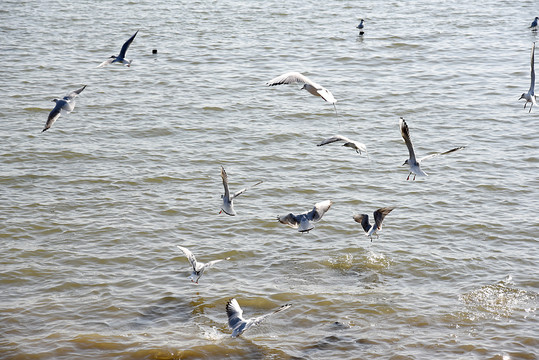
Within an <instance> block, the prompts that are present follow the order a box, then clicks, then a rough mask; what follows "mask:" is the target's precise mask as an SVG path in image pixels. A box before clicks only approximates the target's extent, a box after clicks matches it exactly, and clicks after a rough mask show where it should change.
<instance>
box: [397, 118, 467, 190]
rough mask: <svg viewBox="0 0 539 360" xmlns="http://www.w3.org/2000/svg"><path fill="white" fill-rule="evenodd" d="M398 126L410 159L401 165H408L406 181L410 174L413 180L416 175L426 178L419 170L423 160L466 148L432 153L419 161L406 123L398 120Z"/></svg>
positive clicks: (461, 147)
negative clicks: (408, 170) (408, 171)
mask: <svg viewBox="0 0 539 360" xmlns="http://www.w3.org/2000/svg"><path fill="white" fill-rule="evenodd" d="M399 126H400V129H401V135H402V138H403V139H404V142H405V143H406V146H407V147H408V152H409V153H410V158H409V159H406V161H405V162H404V164H402V165H408V166H409V167H410V173H409V174H408V177H407V178H406V180H408V179H410V175H412V174H414V180H415V177H416V175H417V176H428V175H427V173H425V172H424V171H423V170H422V169H421V162H422V161H423V160H425V159H429V158H431V157H435V156H438V155H446V154H449V153H452V152H454V151H457V150H462V149H464V148H465V147H466V146H459V147H456V148H453V149H451V150H448V151H446V152H443V153H434V154H430V155H427V156H425V157H422V158H421V159H416V157H415V152H414V146H413V145H412V140H411V139H410V130H408V125H407V124H406V121H405V120H404V119H403V118H402V117H401V118H400V119H399Z"/></svg>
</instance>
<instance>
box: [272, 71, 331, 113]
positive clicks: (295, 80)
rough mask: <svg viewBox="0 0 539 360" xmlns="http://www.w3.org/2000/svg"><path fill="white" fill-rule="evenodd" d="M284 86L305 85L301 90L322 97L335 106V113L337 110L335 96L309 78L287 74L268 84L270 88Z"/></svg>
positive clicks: (295, 73) (298, 74)
mask: <svg viewBox="0 0 539 360" xmlns="http://www.w3.org/2000/svg"><path fill="white" fill-rule="evenodd" d="M282 84H303V87H302V88H301V90H303V89H305V90H307V91H308V92H310V93H311V94H313V95H315V96H320V97H321V98H322V99H324V100H325V101H327V102H328V103H330V104H333V107H334V108H335V113H336V112H337V108H336V107H335V103H336V102H337V100H335V98H334V97H333V94H332V93H331V92H330V91H329V90H328V89H326V88H325V87H323V86H320V85H318V84H317V83H315V82H314V81H312V80H311V79H309V78H308V77H307V76H305V75H303V74H300V73H299V72H287V73H286V74H283V75H281V76H277V77H276V78H275V79H272V80H270V81H268V82H267V83H266V85H268V86H275V85H282Z"/></svg>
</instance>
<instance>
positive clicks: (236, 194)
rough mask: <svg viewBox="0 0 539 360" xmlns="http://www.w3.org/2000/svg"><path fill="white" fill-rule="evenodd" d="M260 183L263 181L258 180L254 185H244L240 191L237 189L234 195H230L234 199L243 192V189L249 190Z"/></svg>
mask: <svg viewBox="0 0 539 360" xmlns="http://www.w3.org/2000/svg"><path fill="white" fill-rule="evenodd" d="M261 183H263V181H259V182H257V183H256V184H254V185H251V186H249V187H246V188H243V189H241V190H240V191H238V192H236V193H235V194H234V195H232V199H235V198H236V197H238V196H240V195H241V194H243V193H244V192H245V191H247V190H249V189H250V188H252V187H255V186H257V185H260V184H261Z"/></svg>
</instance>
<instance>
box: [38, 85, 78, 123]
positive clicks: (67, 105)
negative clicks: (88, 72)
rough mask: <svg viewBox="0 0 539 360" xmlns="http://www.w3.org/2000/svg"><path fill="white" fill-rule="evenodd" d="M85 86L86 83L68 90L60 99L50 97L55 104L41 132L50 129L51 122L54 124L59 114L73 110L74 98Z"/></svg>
mask: <svg viewBox="0 0 539 360" xmlns="http://www.w3.org/2000/svg"><path fill="white" fill-rule="evenodd" d="M85 88H86V85H84V86H83V87H81V88H80V89H77V90H75V91H72V92H70V93H69V94H67V95H66V96H64V97H63V98H62V99H52V101H53V102H55V103H56V105H55V106H54V109H52V110H51V112H50V113H49V117H48V119H47V122H46V123H45V128H44V129H43V130H42V131H41V132H43V131H47V130H48V129H50V127H51V126H52V124H54V122H55V121H56V120H57V119H58V118H59V117H60V115H61V114H69V113H70V112H71V111H73V109H74V108H75V98H76V97H77V96H79V94H80V93H81V92H82V90H84V89H85Z"/></svg>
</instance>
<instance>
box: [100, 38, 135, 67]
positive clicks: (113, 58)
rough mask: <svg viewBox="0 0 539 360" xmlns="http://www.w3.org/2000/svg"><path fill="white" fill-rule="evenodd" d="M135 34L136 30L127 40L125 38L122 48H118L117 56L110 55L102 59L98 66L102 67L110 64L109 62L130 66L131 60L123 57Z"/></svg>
mask: <svg viewBox="0 0 539 360" xmlns="http://www.w3.org/2000/svg"><path fill="white" fill-rule="evenodd" d="M137 34H138V30H137V32H136V33H135V34H134V35H133V36H131V37H130V38H129V40H127V41H126V42H125V43H124V44H123V46H122V50H120V54H119V55H118V56H114V55H111V57H110V58H108V59H107V60H105V61H103V62H102V63H101V64H99V66H98V67H103V66H106V65H110V64H113V63H121V64H124V65H127V66H128V67H129V66H131V62H132V61H133V60H129V59H126V58H125V53H126V52H127V49H128V48H129V45H131V43H132V42H133V40H134V39H135V36H137Z"/></svg>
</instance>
